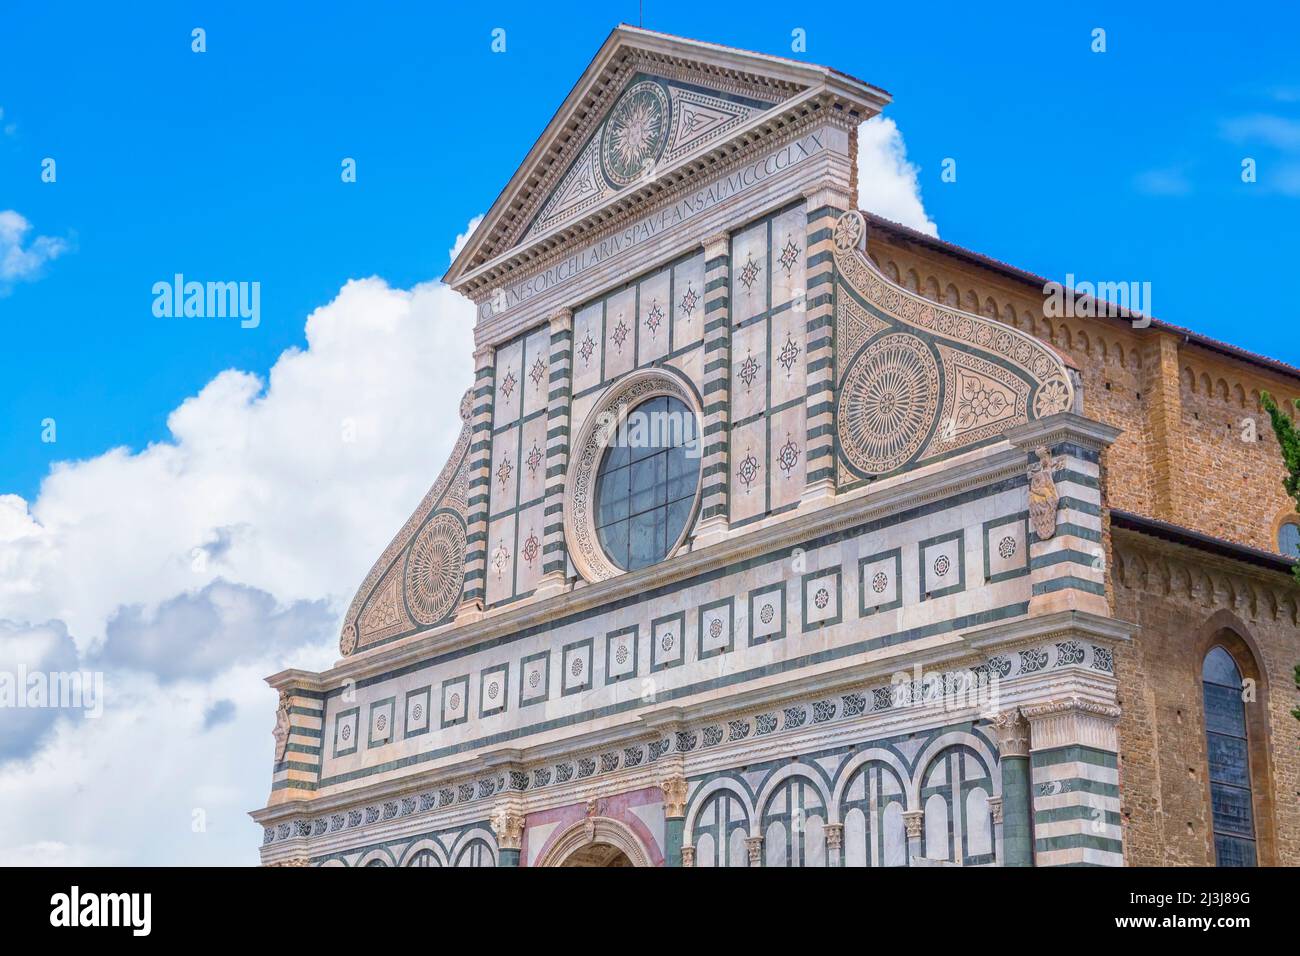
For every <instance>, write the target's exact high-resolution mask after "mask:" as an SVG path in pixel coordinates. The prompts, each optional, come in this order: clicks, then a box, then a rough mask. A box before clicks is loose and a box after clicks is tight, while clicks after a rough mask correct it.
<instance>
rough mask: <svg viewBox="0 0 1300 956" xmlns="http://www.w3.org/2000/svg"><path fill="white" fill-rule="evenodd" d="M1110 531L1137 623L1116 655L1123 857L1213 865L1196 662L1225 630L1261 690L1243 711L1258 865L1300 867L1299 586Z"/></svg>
mask: <svg viewBox="0 0 1300 956" xmlns="http://www.w3.org/2000/svg"><path fill="white" fill-rule="evenodd" d="M1113 538H1114V553H1115V559H1114V564H1113V568H1114V574H1113V580H1114V593H1115V616H1116V617H1118V618H1120V619H1121V620H1125V621H1130V622H1132V623H1134V624H1136V625H1137V626H1138V631H1137V634H1136V635H1135V637H1134V640H1133V642H1132V644H1131V645H1129V646H1126V647H1123V648H1121V649H1120V651H1119V653H1117V655H1116V671H1117V675H1118V677H1119V682H1120V706H1121V708H1122V716H1121V717H1120V725H1119V737H1120V791H1121V795H1122V797H1121V799H1122V803H1121V808H1120V809H1121V818H1122V823H1123V828H1124V851H1125V857H1126V862H1127V863H1128V865H1130V866H1178V865H1187V866H1213V865H1214V849H1213V843H1212V835H1211V832H1212V831H1211V827H1210V822H1211V817H1210V797H1209V784H1208V781H1207V778H1206V767H1207V758H1206V751H1205V721H1204V715H1203V706H1202V701H1201V683H1200V666H1201V661H1202V659H1203V658H1204V655H1205V653H1207V652H1208V650H1209V647H1210V646H1212V644H1213V643H1214V642H1215V641H1216V640H1218V639H1223V637H1224V635H1225V634H1227V635H1228V637H1227V638H1226V639H1227V640H1230V641H1232V642H1233V643H1234V645H1235V650H1236V653H1234V657H1236V656H1238V655H1241V657H1240V658H1239V664H1241V665H1242V669H1243V673H1244V674H1245V676H1247V677H1252V678H1253V679H1254V680H1255V685H1256V686H1255V700H1254V701H1253V702H1251V701H1248V702H1247V703H1246V709H1247V722H1248V728H1249V739H1250V742H1251V749H1250V760H1251V764H1252V774H1253V775H1254V777H1255V786H1254V797H1255V800H1254V804H1255V814H1256V817H1257V827H1256V829H1257V834H1258V837H1259V846H1260V853H1259V856H1260V862H1261V863H1262V864H1263V863H1271V864H1274V865H1283V866H1300V799H1297V792H1298V791H1300V721H1297V720H1296V719H1295V718H1294V717H1292V716H1291V714H1290V710H1291V709H1292V708H1293V707H1295V706H1297V702H1298V700H1300V697H1298V695H1297V693H1296V691H1295V685H1294V683H1293V682H1292V680H1291V670H1292V668H1293V667H1294V666H1295V664H1296V663H1297V661H1300V630H1297V627H1298V625H1300V617H1298V616H1297V599H1298V598H1300V589H1297V588H1296V587H1295V585H1294V584H1292V583H1291V581H1290V579H1289V578H1288V576H1287V575H1285V574H1281V573H1277V572H1267V571H1258V572H1256V571H1255V570H1254V569H1250V568H1247V566H1244V565H1242V564H1240V563H1238V562H1233V561H1227V560H1223V559H1219V558H1215V557H1211V556H1208V555H1206V554H1204V553H1203V552H1200V551H1194V550H1192V549H1190V548H1186V547H1182V546H1179V545H1174V544H1170V543H1167V542H1163V541H1157V540H1155V539H1152V538H1147V537H1145V536H1143V535H1140V534H1135V533H1133V532H1131V531H1126V530H1116V531H1115V532H1114V535H1113ZM1238 639H1240V640H1238ZM1252 660H1253V662H1254V664H1255V666H1256V667H1257V670H1256V671H1255V672H1254V673H1252V671H1251V666H1250V661H1252Z"/></svg>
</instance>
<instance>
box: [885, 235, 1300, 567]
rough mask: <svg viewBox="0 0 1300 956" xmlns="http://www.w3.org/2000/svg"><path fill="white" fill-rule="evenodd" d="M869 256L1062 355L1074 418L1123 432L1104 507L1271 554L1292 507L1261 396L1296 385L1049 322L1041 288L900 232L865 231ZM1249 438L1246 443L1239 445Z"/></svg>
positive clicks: (1102, 330)
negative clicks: (1076, 408)
mask: <svg viewBox="0 0 1300 956" xmlns="http://www.w3.org/2000/svg"><path fill="white" fill-rule="evenodd" d="M868 252H869V254H870V255H871V257H872V258H873V259H874V260H875V261H876V263H877V264H878V265H879V267H880V268H881V270H882V271H883V272H884V273H885V274H886V275H887V276H889V277H890V278H891V279H893V280H894V281H896V282H898V283H899V284H901V285H903V286H906V287H907V288H910V289H913V290H915V291H918V292H920V293H921V294H922V295H927V296H929V297H931V298H934V299H936V300H939V301H944V302H948V303H949V304H953V305H959V306H960V307H962V308H964V309H968V310H970V311H974V312H978V313H980V314H982V315H987V316H991V317H993V318H997V319H999V320H1001V321H1003V322H1006V323H1008V324H1010V325H1014V326H1015V327H1016V328H1019V329H1022V330H1024V331H1027V332H1031V333H1032V334H1033V335H1035V336H1036V337H1037V338H1039V339H1041V340H1042V341H1044V342H1047V343H1049V344H1051V345H1052V346H1054V347H1055V348H1056V349H1057V350H1058V351H1060V352H1061V353H1063V354H1064V355H1066V356H1068V357H1069V359H1070V360H1071V361H1072V362H1073V363H1074V364H1075V365H1076V366H1077V367H1078V368H1079V372H1080V375H1081V376H1082V379H1083V385H1084V398H1083V404H1084V414H1086V415H1088V416H1089V417H1090V418H1095V419H1097V420H1099V421H1103V422H1106V423H1107V424H1109V425H1114V426H1115V427H1117V428H1120V429H1122V434H1121V435H1120V437H1119V438H1118V439H1117V440H1116V442H1115V444H1114V445H1113V446H1111V448H1110V449H1109V451H1108V453H1107V467H1108V472H1109V487H1108V495H1107V497H1108V501H1109V505H1110V506H1111V507H1114V508H1120V509H1123V510H1125V511H1132V512H1136V513H1138V514H1142V515H1147V516H1149V517H1153V518H1159V519H1161V520H1163V521H1168V522H1171V523H1173V524H1179V525H1183V526H1184V527H1188V528H1193V529H1195V530H1197V531H1202V532H1204V533H1206V534H1211V535H1214V536H1216V537H1221V538H1226V539H1227V540H1229V541H1234V542H1236V543H1239V544H1245V545H1249V546H1251V547H1255V548H1261V549H1266V550H1270V551H1275V550H1276V549H1277V527H1278V523H1279V521H1280V520H1281V518H1282V517H1283V516H1284V515H1286V514H1289V513H1292V511H1293V509H1292V506H1291V502H1290V499H1288V498H1287V496H1286V493H1285V492H1284V491H1283V489H1282V476H1283V474H1284V471H1283V467H1282V460H1281V455H1280V454H1279V450H1278V444H1277V439H1276V438H1274V436H1273V430H1272V427H1271V426H1270V425H1269V422H1268V416H1267V414H1265V413H1264V412H1263V410H1262V409H1260V408H1259V393H1260V392H1261V391H1265V390H1267V391H1268V392H1270V393H1271V394H1272V395H1273V396H1274V397H1275V398H1294V397H1297V396H1300V376H1286V375H1283V374H1282V373H1280V372H1274V371H1272V370H1270V369H1266V368H1263V367H1261V366H1258V365H1255V364H1252V363H1249V362H1246V361H1239V360H1234V359H1231V358H1228V357H1225V356H1221V355H1219V354H1218V353H1215V352H1213V351H1211V350H1209V349H1206V348H1203V347H1201V346H1199V345H1196V344H1195V343H1191V342H1187V341H1184V337H1183V336H1181V335H1178V334H1176V333H1173V332H1170V331H1167V330H1158V329H1134V328H1133V327H1132V326H1131V325H1130V324H1129V323H1127V322H1124V321H1121V320H1117V319H1101V318H1067V319H1053V318H1047V317H1045V316H1044V315H1043V294H1042V290H1041V288H1039V287H1037V286H1034V285H1031V284H1030V283H1028V282H1026V281H1022V280H1017V279H1014V278H1011V277H1007V276H1004V275H1002V274H1001V273H998V272H995V271H993V270H992V269H986V268H981V267H979V266H977V265H974V264H971V263H969V262H966V261H964V260H961V259H959V258H957V257H955V256H952V255H948V254H945V253H944V252H943V251H941V250H938V249H935V248H933V247H930V246H928V245H924V244H922V243H920V242H916V241H911V240H908V239H906V238H905V237H902V236H901V234H898V235H894V234H891V233H887V232H884V231H882V230H879V229H874V230H872V231H871V232H870V237H869V241H868ZM1247 420H1253V424H1254V428H1253V433H1252V432H1249V431H1248V428H1247V425H1246V422H1247ZM1250 434H1253V435H1254V437H1255V438H1256V440H1255V441H1253V442H1252V441H1246V440H1243V435H1247V436H1249V435H1250Z"/></svg>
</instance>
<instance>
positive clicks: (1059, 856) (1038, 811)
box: [1020, 694, 1124, 866]
mask: <svg viewBox="0 0 1300 956" xmlns="http://www.w3.org/2000/svg"><path fill="white" fill-rule="evenodd" d="M1020 709H1021V712H1022V713H1024V715H1025V718H1026V719H1027V720H1028V721H1029V740H1030V756H1029V764H1030V774H1031V777H1030V782H1031V785H1032V787H1033V816H1034V861H1035V862H1036V863H1037V865H1038V866H1078V865H1092V866H1123V865H1124V845H1123V832H1122V828H1121V824H1120V801H1119V736H1118V731H1117V724H1118V722H1119V713H1120V711H1119V708H1118V707H1117V706H1115V705H1113V704H1105V703H1101V702H1099V701H1096V700H1091V699H1088V698H1085V697H1082V696H1078V695H1074V694H1068V695H1065V696H1062V697H1058V698H1056V699H1054V700H1049V701H1045V702H1043V703H1038V704H1025V705H1022V706H1021V708H1020Z"/></svg>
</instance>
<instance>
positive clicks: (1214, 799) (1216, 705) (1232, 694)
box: [1201, 647, 1255, 866]
mask: <svg viewBox="0 0 1300 956" xmlns="http://www.w3.org/2000/svg"><path fill="white" fill-rule="evenodd" d="M1201 688H1202V692H1203V699H1204V702H1205V737H1206V751H1207V753H1208V754H1209V764H1210V767H1209V770H1210V805H1211V813H1212V817H1213V827H1214V854H1215V858H1216V859H1217V861H1218V865H1219V866H1254V865H1255V820H1254V813H1253V810H1252V805H1251V790H1250V755H1249V752H1248V747H1247V739H1246V710H1245V705H1244V704H1243V702H1242V694H1241V691H1242V680H1241V670H1240V669H1239V668H1238V667H1237V662H1236V661H1234V660H1233V659H1232V655H1231V654H1229V653H1228V652H1227V651H1226V650H1225V649H1224V648H1222V647H1213V648H1211V649H1210V653H1208V654H1206V655H1205V661H1204V663H1203V664H1202V666H1201Z"/></svg>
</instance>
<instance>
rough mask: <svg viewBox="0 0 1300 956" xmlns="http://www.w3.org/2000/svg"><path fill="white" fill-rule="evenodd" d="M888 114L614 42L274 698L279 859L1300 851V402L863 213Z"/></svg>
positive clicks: (867, 862) (1121, 859)
mask: <svg viewBox="0 0 1300 956" xmlns="http://www.w3.org/2000/svg"><path fill="white" fill-rule="evenodd" d="M888 102H889V97H888V94H886V93H885V92H884V91H882V90H880V89H878V88H876V87H873V86H871V85H869V84H867V83H864V82H862V81H860V80H857V79H855V78H853V77H851V76H848V75H846V74H843V73H840V72H838V71H835V70H831V69H826V68H823V67H817V66H812V65H809V64H805V63H801V62H795V61H791V60H785V59H782V58H778V57H771V56H764V55H759V54H753V53H748V52H744V51H739V50H734V49H730V48H726V47H722V46H717V45H713V44H708V43H700V42H696V41H691V40H684V39H680V38H675V37H669V36H665V35H662V34H657V33H652V32H649V31H645V30H640V29H634V28H629V27H620V28H618V29H616V30H615V31H614V32H613V33H612V34H611V36H610V37H609V39H608V40H607V42H606V43H605V45H604V46H603V47H602V48H601V50H600V51H599V52H598V54H597V55H596V57H595V59H594V60H593V61H592V63H591V64H590V66H589V67H588V68H587V70H586V72H585V73H584V74H583V75H582V77H581V78H580V79H579V81H578V83H577V85H576V86H575V87H574V89H573V91H572V93H571V94H570V95H569V97H568V98H567V99H566V101H565V102H564V104H563V105H562V106H561V108H560V110H559V112H558V113H557V114H556V117H555V119H554V120H553V121H552V122H551V124H550V125H549V126H548V128H547V129H546V130H545V132H544V133H543V135H542V137H541V139H539V140H538V142H537V143H536V145H535V146H534V147H533V149H532V151H531V152H530V153H529V154H528V156H527V157H526V159H525V160H524V163H523V165H522V166H521V167H520V169H519V170H518V172H517V173H516V174H515V176H514V177H513V179H512V180H511V181H510V183H508V184H507V186H506V188H505V190H504V191H503V192H502V194H501V196H500V197H499V198H498V200H497V201H496V203H495V204H494V205H493V207H492V209H491V210H490V212H489V213H488V215H487V216H486V218H485V219H484V221H483V223H482V224H481V226H480V227H479V228H478V229H477V230H476V231H475V233H474V234H473V236H472V237H471V238H470V240H469V242H468V244H467V245H466V246H465V248H464V249H463V250H462V252H461V253H460V255H459V256H458V258H457V259H456V261H455V262H454V264H453V265H452V268H451V270H450V271H449V272H448V274H447V276H446V281H447V282H448V283H449V284H450V285H452V286H453V287H454V288H455V289H457V290H458V291H459V292H461V293H462V294H464V295H466V296H467V297H469V298H470V299H472V300H473V301H474V302H475V303H476V305H477V310H478V311H477V315H478V319H477V324H476V328H475V340H476V345H477V351H476V352H475V368H476V373H475V380H474V382H473V384H472V386H471V387H470V389H469V390H468V391H467V392H466V394H465V397H464V399H463V401H462V403H461V407H460V409H459V414H460V416H461V419H462V421H463V427H462V430H461V434H460V438H459V441H458V442H457V444H456V446H455V449H454V451H453V453H452V456H451V458H450V460H449V461H448V462H447V464H446V466H445V468H444V469H443V471H442V473H441V474H440V475H439V476H438V477H437V479H436V481H435V482H434V484H433V486H432V487H431V488H430V490H429V492H428V494H427V495H426V496H425V498H424V500H423V501H422V502H421V503H420V505H419V507H418V508H417V509H416V511H415V513H414V514H412V515H411V517H410V519H409V520H408V521H407V522H406V524H405V525H404V526H403V527H402V528H401V529H400V530H399V531H398V533H397V535H396V537H394V538H393V540H392V543H391V544H390V545H389V546H388V548H387V549H386V550H385V551H384V553H383V554H382V555H381V556H380V557H379V559H378V560H377V561H376V562H375V564H374V566H373V568H372V570H371V571H370V573H369V575H368V576H367V577H366V579H365V581H364V582H362V584H361V586H360V588H359V589H358V591H357V594H356V597H355V599H354V601H353V602H352V605H351V608H350V609H349V611H348V613H347V616H346V620H345V622H344V625H343V629H342V634H341V637H340V652H341V657H340V660H339V661H338V662H337V664H335V666H333V667H332V668H331V669H329V670H328V671H325V672H322V673H308V672H305V671H299V670H290V671H285V672H282V673H280V674H276V675H274V676H273V677H271V678H270V679H269V683H270V684H271V686H272V687H273V688H275V689H276V690H277V691H278V692H279V695H280V706H279V712H278V717H277V726H276V734H275V740H276V753H275V764H274V769H273V773H272V784H271V795H270V799H269V800H268V804H267V806H266V807H264V808H263V809H261V810H257V811H255V812H254V813H253V817H254V819H255V820H257V822H258V823H259V824H260V825H261V826H262V831H263V840H262V846H261V856H262V860H263V862H264V863H266V864H274V865H334V866H339V865H342V866H371V865H373V866H553V865H589V866H590V865H610V866H684V867H691V866H711V867H734V866H944V865H958V866H1003V865H1009V866H1028V865H1037V866H1061V865H1104V866H1119V865H1125V864H1129V865H1135V864H1136V865H1141V864H1153V863H1195V864H1211V865H1212V864H1214V863H1216V862H1218V863H1220V864H1224V865H1229V864H1255V863H1258V864H1292V865H1295V864H1300V811H1298V810H1297V806H1296V801H1295V799H1294V794H1295V793H1296V791H1297V789H1300V760H1297V752H1298V751H1297V746H1296V745H1297V727H1300V724H1297V722H1296V721H1295V720H1293V719H1292V718H1291V717H1290V715H1289V713H1288V710H1289V709H1290V707H1292V706H1295V693H1294V687H1293V686H1292V685H1291V684H1290V683H1289V682H1288V675H1289V672H1290V668H1291V667H1292V666H1293V665H1294V664H1295V663H1296V662H1297V661H1300V636H1298V634H1300V632H1298V630H1297V626H1298V624H1300V622H1298V620H1297V613H1298V611H1297V602H1298V599H1300V590H1298V589H1297V587H1296V584H1295V581H1294V579H1293V578H1292V577H1291V576H1290V573H1289V567H1290V563H1291V561H1290V559H1288V557H1286V553H1287V549H1288V548H1289V547H1290V544H1289V542H1290V540H1291V538H1290V535H1291V534H1292V531H1291V530H1288V529H1290V528H1295V527H1296V525H1295V520H1293V519H1294V518H1295V517H1296V516H1295V514H1294V508H1293V507H1290V506H1289V504H1288V500H1287V499H1286V497H1285V495H1284V494H1283V493H1282V488H1281V482H1280V479H1281V465H1280V458H1279V455H1278V448H1277V444H1276V442H1275V441H1271V435H1270V434H1269V433H1268V426H1267V422H1266V419H1263V418H1260V417H1259V412H1258V408H1257V403H1258V393H1259V392H1261V391H1269V392H1271V393H1272V394H1273V395H1275V396H1278V397H1279V398H1292V397H1294V396H1296V395H1297V394H1300V376H1298V375H1297V372H1296V370H1294V369H1290V368H1289V367H1287V366H1284V365H1282V364H1281V363H1277V362H1272V361H1271V360H1268V359H1264V358H1261V357H1259V356H1252V355H1248V354H1246V353H1244V352H1241V351H1240V350H1237V349H1234V348H1232V347H1230V346H1226V345H1222V344H1221V343H1214V342H1210V341H1209V340H1205V339H1202V338H1199V337H1196V336H1193V335H1191V334H1190V333H1186V332H1185V331H1183V330H1180V329H1175V328H1173V327H1171V326H1168V325H1165V324H1163V323H1159V322H1153V323H1146V322H1136V323H1135V322H1133V321H1131V320H1121V319H1115V318H1107V317H1104V316H1093V315H1091V314H1082V315H1077V316H1072V317H1071V318H1069V319H1057V318H1055V317H1049V316H1047V315H1045V312H1044V304H1043V303H1044V281H1043V280H1042V279H1041V278H1038V277H1034V276H1031V275H1029V274H1027V273H1024V272H1021V271H1019V270H1016V269H1013V268H1012V267H1009V266H1006V265H1004V264H1002V263H998V262H995V261H993V260H990V259H987V258H985V257H983V256H979V255H978V254H975V253H972V252H968V251H966V250H963V249H960V248H958V247H955V246H952V245H950V244H948V243H944V242H941V241H939V240H936V239H933V238H931V237H928V236H924V235H921V234H919V233H916V232H913V231H912V230H910V229H907V228H905V227H902V226H898V225H896V224H893V223H890V222H887V221H885V220H883V219H880V218H878V217H875V216H872V215H870V214H868V213H863V212H861V211H859V210H858V209H857V208H856V207H857V203H856V195H857V185H858V184H857V182H856V171H855V170H856V165H857V163H856V160H857V156H856V150H857V128H858V126H859V125H860V124H861V123H862V122H864V121H866V120H868V119H869V118H871V117H872V116H874V115H876V114H878V113H879V112H880V111H881V110H882V109H883V108H884V107H885V106H886V105H887V103H888ZM1084 312H1085V313H1086V312H1087V310H1086V309H1085V310H1084ZM447 413H449V414H450V413H452V410H451V409H448V410H447ZM1251 416H1254V417H1255V418H1258V419H1259V421H1260V427H1259V429H1258V435H1257V437H1256V438H1255V439H1253V440H1252V441H1250V442H1247V441H1244V440H1238V439H1237V438H1235V437H1234V436H1236V435H1237V433H1238V429H1239V426H1240V423H1241V421H1242V420H1244V419H1247V418H1249V417H1251ZM1275 795H1276V799H1275Z"/></svg>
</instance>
